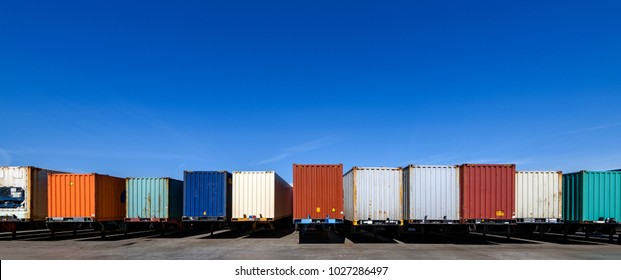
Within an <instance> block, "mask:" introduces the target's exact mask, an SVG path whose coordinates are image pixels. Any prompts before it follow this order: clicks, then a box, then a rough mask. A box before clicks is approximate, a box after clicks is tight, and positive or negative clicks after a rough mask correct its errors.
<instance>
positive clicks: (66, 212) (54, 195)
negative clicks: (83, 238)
mask: <svg viewBox="0 0 621 280" xmlns="http://www.w3.org/2000/svg"><path fill="white" fill-rule="evenodd" d="M48 184H49V185H48V218H49V219H54V218H92V219H94V220H96V221H100V222H103V221H114V220H123V219H124V218H125V179H122V178H117V177H112V176H108V175H100V174H94V173H93V174H49V175H48Z"/></svg>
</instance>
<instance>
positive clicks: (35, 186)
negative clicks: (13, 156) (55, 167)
mask: <svg viewBox="0 0 621 280" xmlns="http://www.w3.org/2000/svg"><path fill="white" fill-rule="evenodd" d="M48 173H58V172H56V171H50V170H46V169H41V168H36V167H31V166H2V167H0V205H1V206H2V207H1V208H0V219H1V220H8V221H25V222H27V221H45V217H47V174H48Z"/></svg>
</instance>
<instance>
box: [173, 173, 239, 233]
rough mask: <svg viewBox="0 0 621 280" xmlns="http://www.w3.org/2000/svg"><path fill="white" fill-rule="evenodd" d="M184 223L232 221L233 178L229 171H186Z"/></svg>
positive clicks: (184, 176)
mask: <svg viewBox="0 0 621 280" xmlns="http://www.w3.org/2000/svg"><path fill="white" fill-rule="evenodd" d="M183 178H184V185H183V196H184V199H183V201H184V204H183V220H184V221H221V222H226V221H228V220H229V219H231V206H232V205H231V204H232V201H231V197H232V185H233V178H232V175H231V173H229V172H227V171H185V172H184V175H183Z"/></svg>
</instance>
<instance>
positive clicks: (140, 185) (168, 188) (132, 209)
mask: <svg viewBox="0 0 621 280" xmlns="http://www.w3.org/2000/svg"><path fill="white" fill-rule="evenodd" d="M125 190H126V192H127V204H126V205H127V212H126V218H127V219H181V216H182V215H183V182H182V181H179V180H175V179H171V178H127V180H126V188H125Z"/></svg>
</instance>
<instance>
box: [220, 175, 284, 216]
mask: <svg viewBox="0 0 621 280" xmlns="http://www.w3.org/2000/svg"><path fill="white" fill-rule="evenodd" d="M292 216H293V190H292V188H291V185H289V183H287V182H286V181H285V180H283V179H282V178H281V177H280V176H278V174H276V172H274V171H235V172H233V216H232V221H234V222H240V221H276V220H279V219H284V218H291V217H292Z"/></svg>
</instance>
